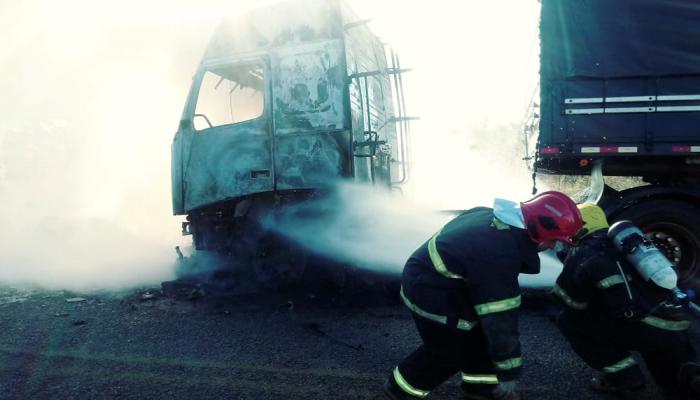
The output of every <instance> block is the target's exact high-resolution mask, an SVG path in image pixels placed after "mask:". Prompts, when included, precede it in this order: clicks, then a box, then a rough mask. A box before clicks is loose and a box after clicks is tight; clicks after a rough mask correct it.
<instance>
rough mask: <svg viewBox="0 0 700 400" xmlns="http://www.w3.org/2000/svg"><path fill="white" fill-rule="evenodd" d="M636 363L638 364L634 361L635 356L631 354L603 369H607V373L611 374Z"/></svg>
mask: <svg viewBox="0 0 700 400" xmlns="http://www.w3.org/2000/svg"><path fill="white" fill-rule="evenodd" d="M635 364H637V362H636V361H634V358H632V356H629V357H627V358H625V359H624V360H622V361H618V362H616V363H615V364H613V365H610V366H607V367H604V368H603V371H605V372H607V373H609V374H614V373H616V372H620V371H622V370H623V369H625V368H629V367H631V366H633V365H635Z"/></svg>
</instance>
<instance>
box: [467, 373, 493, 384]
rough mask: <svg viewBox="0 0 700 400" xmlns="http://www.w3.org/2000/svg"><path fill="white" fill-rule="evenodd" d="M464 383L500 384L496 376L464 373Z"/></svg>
mask: <svg viewBox="0 0 700 400" xmlns="http://www.w3.org/2000/svg"><path fill="white" fill-rule="evenodd" d="M462 382H464V383H482V384H483V383H485V384H492V385H497V384H498V378H497V377H496V375H473V374H465V373H464V372H462Z"/></svg>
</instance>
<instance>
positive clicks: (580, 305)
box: [552, 285, 588, 310]
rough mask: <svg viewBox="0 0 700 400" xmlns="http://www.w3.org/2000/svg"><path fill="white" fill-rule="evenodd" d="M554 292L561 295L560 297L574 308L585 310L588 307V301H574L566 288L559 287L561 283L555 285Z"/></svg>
mask: <svg viewBox="0 0 700 400" xmlns="http://www.w3.org/2000/svg"><path fill="white" fill-rule="evenodd" d="M552 292H553V293H554V294H556V295H557V296H559V298H560V299H562V300H563V301H564V303H565V304H566V305H567V306H569V307H571V308H573V309H574V310H585V309H586V307H588V303H580V302H576V301H574V300H573V299H572V298H571V297H569V295H568V294H567V293H566V291H564V289H562V288H561V287H559V285H554V288H552Z"/></svg>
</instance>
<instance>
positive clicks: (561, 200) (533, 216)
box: [520, 191, 583, 244]
mask: <svg viewBox="0 0 700 400" xmlns="http://www.w3.org/2000/svg"><path fill="white" fill-rule="evenodd" d="M520 209H521V210H522V212H523V219H524V220H525V227H526V228H527V233H528V234H529V235H530V239H532V241H533V242H535V243H542V242H544V241H547V240H562V241H564V242H567V243H570V244H573V243H572V242H571V236H574V235H575V234H576V232H578V230H579V229H581V227H582V226H583V219H582V218H581V212H580V211H579V209H578V207H576V203H574V202H573V200H571V199H570V198H569V196H567V195H565V194H564V193H561V192H555V191H549V192H543V193H540V194H538V195H537V196H535V197H533V198H532V199H530V200H528V201H525V202H522V203H520Z"/></svg>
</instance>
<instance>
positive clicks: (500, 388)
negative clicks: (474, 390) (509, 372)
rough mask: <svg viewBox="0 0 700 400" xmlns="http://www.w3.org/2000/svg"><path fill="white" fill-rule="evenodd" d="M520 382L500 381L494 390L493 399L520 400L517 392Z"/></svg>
mask: <svg viewBox="0 0 700 400" xmlns="http://www.w3.org/2000/svg"><path fill="white" fill-rule="evenodd" d="M517 384H518V382H516V381H500V382H498V385H496V387H495V388H494V389H493V392H491V393H492V394H493V398H494V399H496V400H520V395H519V394H518V392H516V391H515V388H516V386H517Z"/></svg>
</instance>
